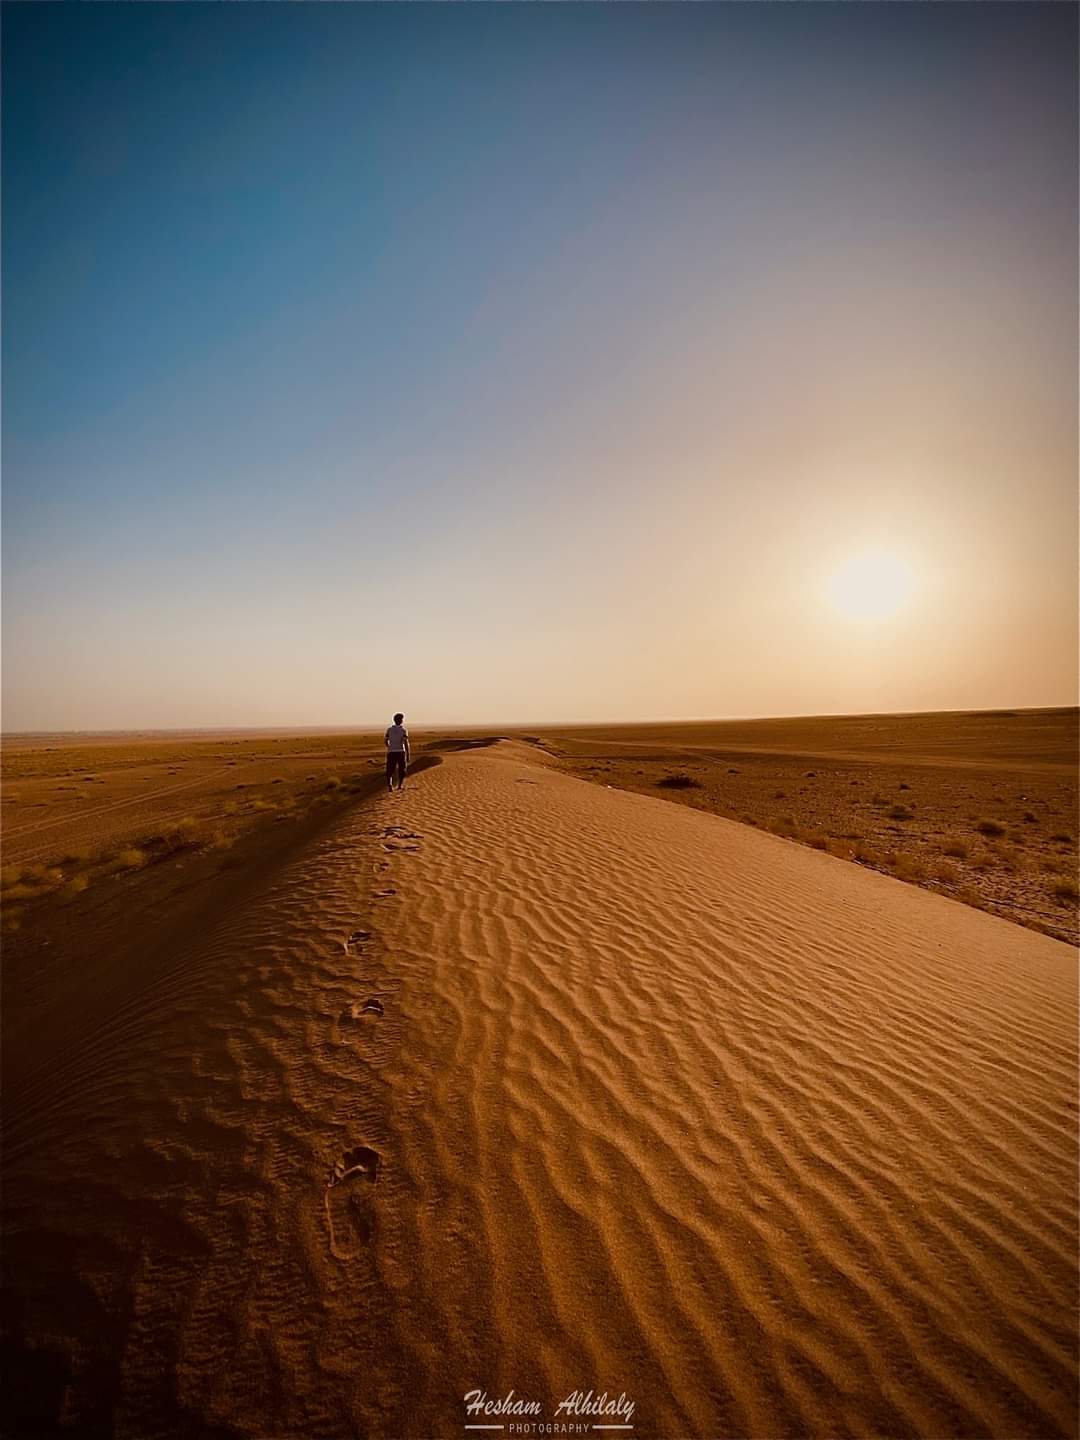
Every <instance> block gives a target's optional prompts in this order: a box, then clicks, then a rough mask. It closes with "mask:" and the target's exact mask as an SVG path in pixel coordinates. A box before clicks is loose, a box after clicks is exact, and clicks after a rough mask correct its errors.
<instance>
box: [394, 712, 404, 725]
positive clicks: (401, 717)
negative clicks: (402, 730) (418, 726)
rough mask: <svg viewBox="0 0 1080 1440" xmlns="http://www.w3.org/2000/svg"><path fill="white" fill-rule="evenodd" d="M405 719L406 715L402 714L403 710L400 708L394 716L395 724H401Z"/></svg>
mask: <svg viewBox="0 0 1080 1440" xmlns="http://www.w3.org/2000/svg"><path fill="white" fill-rule="evenodd" d="M404 719H405V716H404V715H402V713H401V711H400V710H399V711H398V713H397V714H396V715H395V716H394V724H395V725H400V724H401V722H402V720H404Z"/></svg>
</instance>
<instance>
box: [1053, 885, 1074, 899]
mask: <svg viewBox="0 0 1080 1440" xmlns="http://www.w3.org/2000/svg"><path fill="white" fill-rule="evenodd" d="M1054 898H1055V900H1062V901H1070V900H1080V888H1078V887H1077V884H1076V881H1075V880H1059V881H1058V882H1057V883H1056V884H1055V886H1054Z"/></svg>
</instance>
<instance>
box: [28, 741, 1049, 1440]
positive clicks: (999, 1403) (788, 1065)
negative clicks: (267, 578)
mask: <svg viewBox="0 0 1080 1440" xmlns="http://www.w3.org/2000/svg"><path fill="white" fill-rule="evenodd" d="M76 1001H78V1013H77V1015H74V1016H73V1017H72V1020H71V1022H70V1025H69V1035H68V1039H67V1041H66V1043H65V1044H64V1045H63V1047H61V1048H60V1049H59V1050H56V1053H50V1054H49V1055H48V1056H45V1057H43V1058H42V1061H41V1062H40V1063H39V1064H38V1065H37V1066H36V1067H35V1065H34V1064H33V1063H31V1062H26V1063H23V1064H22V1065H21V1066H20V1069H19V1073H18V1074H17V1075H16V1076H14V1078H11V1079H9V1083H8V1087H7V1094H6V1096H5V1100H6V1112H7V1133H6V1138H5V1195H4V1205H5V1218H6V1224H7V1237H8V1238H7V1272H8V1274H7V1281H8V1290H9V1301H8V1332H9V1335H11V1336H13V1337H14V1352H15V1357H16V1372H17V1386H16V1391H17V1398H18V1405H19V1406H20V1407H21V1410H22V1413H23V1414H24V1416H27V1415H29V1414H30V1413H31V1411H32V1410H36V1411H37V1413H38V1414H39V1415H40V1416H41V1417H48V1416H54V1417H57V1418H59V1420H60V1421H62V1422H64V1423H68V1424H70V1425H72V1426H73V1427H76V1428H82V1429H83V1430H84V1431H86V1430H88V1429H89V1428H90V1427H91V1426H92V1425H94V1424H98V1425H101V1426H103V1427H112V1429H114V1431H115V1433H116V1434H118V1435H120V1436H138V1437H148V1436H154V1435H172V1434H197V1435H200V1436H211V1435H221V1436H226V1435H243V1436H259V1437H263V1436H266V1437H270V1436H294V1435H305V1436H312V1437H336V1436H351V1435H380V1436H402V1437H425V1436H443V1435H447V1436H453V1435H462V1434H463V1433H464V1432H463V1430H462V1424H463V1421H464V1419H465V1415H464V1409H463V1405H462V1396H463V1395H464V1394H465V1392H466V1391H468V1390H471V1389H474V1388H482V1389H485V1390H487V1391H488V1392H489V1394H490V1395H492V1396H497V1395H502V1394H505V1393H506V1391H507V1390H509V1389H510V1388H511V1387H512V1388H513V1389H514V1390H515V1392H516V1394H517V1395H518V1396H519V1397H527V1398H536V1399H539V1400H540V1401H541V1402H542V1403H543V1406H544V1412H545V1414H544V1418H545V1419H548V1418H550V1417H551V1412H552V1410H553V1408H554V1406H555V1404H557V1402H558V1400H560V1399H561V1398H562V1397H563V1396H564V1395H566V1394H568V1393H569V1392H570V1391H572V1390H575V1389H580V1390H588V1389H590V1388H591V1389H593V1390H595V1391H597V1392H601V1391H604V1390H606V1391H607V1392H609V1394H613V1395H618V1394H619V1393H620V1392H625V1394H626V1395H627V1396H628V1397H630V1398H632V1399H633V1400H634V1402H635V1413H634V1415H633V1423H634V1426H635V1429H634V1432H633V1433H634V1434H637V1435H639V1436H640V1435H650V1436H662V1437H675V1436H684V1435H686V1436H698V1437H720V1436H755V1437H774V1436H834V1435H847V1434H851V1435H887V1436H912V1435H920V1436H934V1437H937V1436H975V1435H994V1436H1003V1437H1004V1436H1010V1437H1011V1436H1032V1437H1044V1436H1056V1435H1072V1434H1075V1431H1076V1423H1077V1396H1076V1340H1077V1332H1076V1300H1077V1270H1076V1247H1077V1229H1076V1220H1077V1197H1076V1174H1077V1171H1076V1161H1077V1154H1076V1123H1077V1121H1076V1053H1075V1035H1076V1019H1077V1016H1076V978H1075V954H1074V952H1073V951H1072V950H1071V949H1070V948H1069V947H1067V946H1066V945H1064V944H1062V943H1060V942H1058V941H1054V940H1051V939H1049V938H1048V937H1046V936H1043V935H1039V934H1036V933H1033V932H1029V931H1024V930H1021V929H1019V928H1018V927H1015V926H1012V925H1009V924H1007V923H1006V922H1003V921H1001V920H997V919H994V918H992V917H990V916H987V915H984V914H981V913H979V912H977V911H973V910H971V909H968V908H966V907H964V906H961V905H959V904H956V903H954V902H951V901H948V900H945V899H942V898H941V897H939V896H935V895H932V894H930V893H928V892H926V891H922V890H918V889H915V888H912V887H910V886H905V885H902V884H900V883H899V882H896V881H893V880H890V879H887V878H884V877H882V876H878V875H875V874H871V873H867V872H865V871H863V870H860V869H857V868H856V867H854V866H851V865H848V864H845V863H844V862H843V861H840V860H837V859H834V858H833V857H831V856H828V855H824V854H819V853H817V852H814V851H810V850H806V849H802V848H798V847H795V846H792V845H789V844H787V843H786V842H784V841H782V840H779V839H776V838H774V837H772V836H768V835H764V834H759V833H757V832H753V831H750V830H748V829H747V828H746V827H742V826H739V825H736V824H731V823H728V822H725V821H723V820H720V819H716V818H714V817H711V816H707V815H702V814H700V813H698V812H695V811H691V810H688V809H684V808H681V807H676V806H671V805H667V804H665V803H664V802H662V801H658V800H652V799H647V798H643V797H639V796H636V795H632V794H627V793H624V792H617V791H605V790H602V789H600V788H598V787H596V786H594V785H588V784H585V783H582V782H581V781H578V780H575V779H573V778H570V777H568V776H566V775H563V774H560V773H558V772H557V771H555V770H554V769H553V768H550V767H544V766H542V765H540V764H537V763H535V762H534V758H533V756H532V755H531V752H530V751H529V749H528V747H526V746H522V745H518V744H511V743H504V744H501V745H497V746H492V747H490V748H485V749H479V750H473V751H463V752H461V753H455V754H450V755H448V756H447V758H446V760H445V761H444V763H443V764H442V765H441V766H439V767H438V768H436V769H434V770H431V771H428V772H426V773H424V774H422V775H419V776H415V777H413V778H412V779H411V780H410V783H409V786H408V788H407V789H406V791H405V793H404V794H403V795H402V796H394V797H392V798H389V797H383V798H381V799H380V800H378V801H377V802H376V803H375V804H374V805H372V806H370V807H368V808H362V809H358V810H357V811H356V813H355V815H354V816H353V817H352V818H351V819H350V820H349V821H347V822H346V823H345V824H344V825H342V826H340V827H339V828H338V829H337V830H336V831H335V832H334V833H333V834H332V835H331V836H329V837H328V838H326V839H324V840H323V841H321V842H320V843H319V844H318V845H317V846H315V847H314V848H313V849H312V850H311V851H310V853H308V854H307V855H306V856H305V857H304V859H303V860H302V861H301V862H297V863H294V864H293V865H292V866H291V867H290V868H289V869H288V870H286V871H284V872H282V873H281V874H280V875H279V876H278V879H277V881H276V883H275V884H274V886H273V888H272V889H270V890H269V891H268V892H267V893H265V894H263V895H261V896H259V897H257V898H256V899H254V900H252V901H250V902H249V903H247V904H245V906H244V907H243V908H242V909H241V910H238V911H237V912H236V913H235V914H233V915H232V916H230V917H228V918H226V919H225V920H223V921H222V922H221V923H220V924H219V925H217V926H216V927H213V928H212V929H210V930H208V931H207V932H206V933H205V935H203V936H202V937H200V939H199V940H198V941H197V942H195V943H194V944H192V945H191V946H190V947H188V948H187V949H186V950H185V951H184V953H182V954H176V955H174V956H173V957H171V959H169V961H168V962H167V963H165V962H162V963H161V964H160V965H158V966H156V967H154V966H148V967H147V970H146V972H145V973H144V974H141V975H137V976H126V977H125V978H124V980H123V983H122V984H121V982H120V981H119V980H116V981H114V982H113V986H112V989H111V990H109V991H108V993H104V994H101V993H95V990H94V986H93V977H92V976H91V977H87V979H86V982H85V990H84V992H83V994H82V995H81V997H74V998H73V1001H72V1003H73V1004H75V1003H76ZM50 1033H52V1034H53V1035H55V1034H56V1033H57V1031H56V1027H55V1026H54V1027H53V1029H52V1031H51V1032H50ZM54 1050H55V1047H54ZM9 1393H10V1392H9ZM14 1433H19V1432H18V1431H15V1432H14ZM623 1433H626V1432H623Z"/></svg>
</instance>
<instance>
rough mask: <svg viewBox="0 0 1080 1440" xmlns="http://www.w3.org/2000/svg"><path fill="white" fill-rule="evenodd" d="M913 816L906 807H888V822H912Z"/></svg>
mask: <svg viewBox="0 0 1080 1440" xmlns="http://www.w3.org/2000/svg"><path fill="white" fill-rule="evenodd" d="M914 818H915V817H914V815H913V814H912V812H911V811H910V810H909V809H908V807H907V806H906V805H892V806H890V807H889V819H890V820H912V819H914Z"/></svg>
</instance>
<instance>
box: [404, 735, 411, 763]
mask: <svg viewBox="0 0 1080 1440" xmlns="http://www.w3.org/2000/svg"><path fill="white" fill-rule="evenodd" d="M405 764H406V765H411V764H412V751H411V750H410V749H409V732H408V730H406V731H405Z"/></svg>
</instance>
